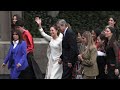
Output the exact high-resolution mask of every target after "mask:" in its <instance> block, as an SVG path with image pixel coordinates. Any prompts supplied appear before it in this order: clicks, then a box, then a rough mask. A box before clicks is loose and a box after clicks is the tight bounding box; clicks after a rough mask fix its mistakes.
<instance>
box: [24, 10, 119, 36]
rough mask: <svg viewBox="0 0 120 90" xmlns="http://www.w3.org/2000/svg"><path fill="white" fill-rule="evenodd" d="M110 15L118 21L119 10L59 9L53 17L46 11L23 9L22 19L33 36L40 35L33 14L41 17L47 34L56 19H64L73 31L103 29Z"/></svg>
mask: <svg viewBox="0 0 120 90" xmlns="http://www.w3.org/2000/svg"><path fill="white" fill-rule="evenodd" d="M110 15H114V16H115V17H116V18H117V20H118V21H120V11H60V12H59V14H58V16H57V17H55V18H52V17H51V16H48V15H47V11H25V12H24V20H25V21H26V26H25V27H26V28H27V29H29V30H30V32H31V33H32V35H33V37H41V35H40V33H39V31H38V30H37V29H38V28H37V25H36V23H35V21H34V18H35V16H40V17H41V18H42V26H43V28H44V30H45V31H46V33H48V34H49V28H50V26H51V25H52V24H54V23H55V22H56V21H57V20H58V19H65V20H66V21H67V22H68V23H70V25H71V26H72V28H73V30H74V31H75V32H77V31H80V30H92V29H96V28H100V29H101V30H103V29H104V27H105V26H106V25H107V21H108V17H109V16H110ZM118 26H119V27H120V22H118Z"/></svg>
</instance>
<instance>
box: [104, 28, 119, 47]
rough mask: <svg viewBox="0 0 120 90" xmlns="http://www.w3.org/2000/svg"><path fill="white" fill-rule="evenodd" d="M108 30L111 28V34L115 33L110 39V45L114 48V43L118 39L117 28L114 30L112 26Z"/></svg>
mask: <svg viewBox="0 0 120 90" xmlns="http://www.w3.org/2000/svg"><path fill="white" fill-rule="evenodd" d="M106 28H109V29H110V31H111V33H113V35H112V37H111V39H110V41H109V44H110V45H111V46H112V45H113V42H114V41H115V40H117V39H116V32H115V28H114V27H110V26H108V27H106Z"/></svg>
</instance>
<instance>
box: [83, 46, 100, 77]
mask: <svg viewBox="0 0 120 90" xmlns="http://www.w3.org/2000/svg"><path fill="white" fill-rule="evenodd" d="M82 57H83V59H84V60H83V61H82V64H83V66H84V74H85V75H86V76H97V75H98V74H99V71H98V65H97V49H96V48H95V47H92V48H91V49H90V50H89V51H88V52H87V51H85V52H84V54H83V55H82Z"/></svg>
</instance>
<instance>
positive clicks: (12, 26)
mask: <svg viewBox="0 0 120 90" xmlns="http://www.w3.org/2000/svg"><path fill="white" fill-rule="evenodd" d="M15 16H16V19H17V20H21V19H22V18H21V17H20V16H19V15H18V14H14V15H13V16H12V18H11V19H12V20H11V28H12V29H14V28H15V23H13V17H15Z"/></svg>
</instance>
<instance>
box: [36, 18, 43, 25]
mask: <svg viewBox="0 0 120 90" xmlns="http://www.w3.org/2000/svg"><path fill="white" fill-rule="evenodd" d="M35 22H36V23H37V24H38V25H39V27H41V23H42V21H41V19H40V18H39V17H35Z"/></svg>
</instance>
